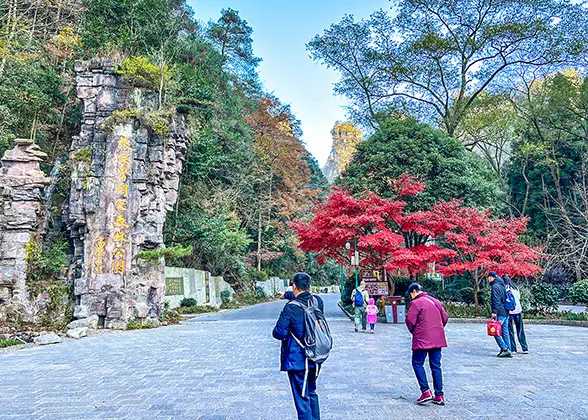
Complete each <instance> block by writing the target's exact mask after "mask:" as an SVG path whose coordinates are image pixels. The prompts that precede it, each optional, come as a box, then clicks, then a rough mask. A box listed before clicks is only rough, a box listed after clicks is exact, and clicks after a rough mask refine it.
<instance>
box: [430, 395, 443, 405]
mask: <svg viewBox="0 0 588 420" xmlns="http://www.w3.org/2000/svg"><path fill="white" fill-rule="evenodd" d="M433 404H437V405H445V397H444V396H443V395H435V397H434V398H433Z"/></svg>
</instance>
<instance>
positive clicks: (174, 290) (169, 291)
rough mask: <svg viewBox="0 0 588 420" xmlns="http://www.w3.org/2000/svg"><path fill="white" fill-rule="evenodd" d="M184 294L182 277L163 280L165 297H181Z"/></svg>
mask: <svg viewBox="0 0 588 420" xmlns="http://www.w3.org/2000/svg"><path fill="white" fill-rule="evenodd" d="M183 294H184V278H183V277H168V278H166V279H165V295H166V296H172V295H183Z"/></svg>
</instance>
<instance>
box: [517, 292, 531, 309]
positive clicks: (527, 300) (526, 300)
mask: <svg viewBox="0 0 588 420" xmlns="http://www.w3.org/2000/svg"><path fill="white" fill-rule="evenodd" d="M519 292H520V294H521V306H522V307H523V311H525V312H526V311H528V310H530V309H531V303H532V302H533V294H532V293H531V289H529V288H528V287H526V286H519Z"/></svg>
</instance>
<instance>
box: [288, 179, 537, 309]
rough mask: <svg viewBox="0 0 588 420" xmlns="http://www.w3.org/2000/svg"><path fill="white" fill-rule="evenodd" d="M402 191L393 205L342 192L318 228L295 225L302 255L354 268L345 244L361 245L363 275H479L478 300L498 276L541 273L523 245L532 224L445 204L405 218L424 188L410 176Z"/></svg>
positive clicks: (316, 222) (400, 184) (325, 207)
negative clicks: (433, 271)
mask: <svg viewBox="0 0 588 420" xmlns="http://www.w3.org/2000/svg"><path fill="white" fill-rule="evenodd" d="M394 185H395V187H396V188H397V195H396V197H395V198H393V199H391V200H384V199H382V198H381V197H379V196H377V195H376V194H373V193H367V194H366V195H365V196H363V197H361V198H355V197H353V196H351V195H350V194H349V193H347V192H346V191H343V190H341V189H336V188H334V189H333V190H332V193H331V194H330V196H329V197H328V199H327V201H326V202H324V203H323V204H321V205H320V206H318V207H317V209H316V210H315V217H314V219H313V220H312V221H311V222H310V223H296V224H294V228H295V229H296V230H297V233H298V238H299V239H300V245H299V246H300V248H301V249H302V250H303V251H306V252H316V253H317V254H318V256H319V263H322V262H324V261H325V259H326V258H329V257H330V258H333V259H335V260H336V261H337V262H338V263H339V264H341V265H347V264H349V263H350V257H351V255H352V252H349V251H347V250H346V249H345V244H346V242H347V241H349V240H350V239H357V247H358V251H359V254H360V265H361V266H363V267H384V268H385V269H386V270H387V271H388V272H391V273H393V274H399V273H402V274H411V275H413V274H417V273H419V272H423V271H425V270H427V269H428V266H429V264H430V263H432V262H439V264H438V267H439V271H440V272H442V273H443V274H444V275H447V276H449V275H454V274H463V273H466V272H470V273H472V275H473V276H474V279H475V284H474V290H475V291H476V292H477V290H478V285H479V282H480V281H481V280H482V279H483V278H484V275H485V274H487V273H488V272H490V271H497V272H499V273H508V274H509V275H511V276H531V275H534V274H536V273H538V272H540V271H541V268H540V267H539V266H537V265H536V264H535V262H537V260H539V259H540V258H541V257H542V255H541V252H540V249H538V248H530V247H528V246H526V245H524V244H522V243H520V242H519V237H520V236H521V235H522V234H524V233H525V231H526V224H527V220H526V219H517V218H512V219H493V218H492V217H491V213H490V212H489V211H487V210H486V211H480V210H476V209H473V208H470V207H464V206H463V205H462V203H461V202H460V201H450V202H440V203H438V204H436V205H435V206H434V207H433V208H432V209H431V210H430V211H421V212H414V213H410V214H405V207H406V203H405V202H404V201H402V200H400V197H404V196H407V195H408V196H411V195H412V196H414V195H417V194H418V193H419V192H421V191H422V189H423V184H422V183H420V182H417V181H416V180H415V179H414V178H411V177H410V176H408V175H403V176H402V177H401V178H399V179H398V180H396V181H395V182H394ZM415 238H416V240H415ZM423 239H424V240H423ZM427 239H428V240H429V241H427ZM476 301H477V299H476Z"/></svg>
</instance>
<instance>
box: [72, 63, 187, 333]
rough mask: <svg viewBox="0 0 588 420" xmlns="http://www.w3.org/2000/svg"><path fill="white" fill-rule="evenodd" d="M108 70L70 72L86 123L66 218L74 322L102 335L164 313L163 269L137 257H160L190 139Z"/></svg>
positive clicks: (147, 96) (149, 97)
mask: <svg viewBox="0 0 588 420" xmlns="http://www.w3.org/2000/svg"><path fill="white" fill-rule="evenodd" d="M113 68H114V65H113V63H112V62H111V61H109V60H93V61H92V62H90V63H86V62H78V63H76V67H75V69H76V73H77V96H78V98H80V99H81V100H82V103H83V113H82V127H81V132H80V135H79V136H77V137H75V138H74V139H73V141H72V147H71V153H70V161H71V162H72V183H71V191H70V199H69V206H68V207H69V208H68V209H67V213H68V230H69V234H70V238H71V239H72V241H73V244H74V261H73V265H72V267H71V270H70V273H71V277H72V280H73V284H74V295H75V303H76V305H75V312H74V317H76V318H86V317H89V316H90V315H97V316H98V317H99V324H100V325H101V326H102V325H103V326H104V327H106V328H124V327H125V326H126V322H127V321H128V320H129V319H134V318H147V319H150V318H151V319H152V318H158V317H159V316H160V314H161V311H162V307H163V296H164V292H165V290H164V289H165V279H164V262H163V259H161V260H160V262H159V263H157V264H151V263H147V262H146V261H143V260H141V259H138V258H136V256H137V254H138V253H139V252H141V251H144V250H153V249H159V248H163V247H164V244H163V225H164V222H165V216H166V212H167V211H168V210H171V209H172V207H173V205H174V203H175V201H176V199H177V193H178V185H179V175H180V173H181V170H182V163H183V161H184V156H185V152H186V148H187V144H188V134H187V127H186V124H185V123H184V121H183V119H181V118H179V117H175V118H173V117H170V116H167V115H163V116H162V115H161V114H158V113H157V94H155V93H150V92H146V91H144V90H139V89H134V88H132V87H131V86H129V85H128V84H127V83H126V82H124V81H123V80H122V79H121V77H119V76H118V75H116V74H115V73H114V72H113ZM115 111H116V112H115ZM113 113H114V114H113ZM153 121H156V122H157V124H155V123H153Z"/></svg>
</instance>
